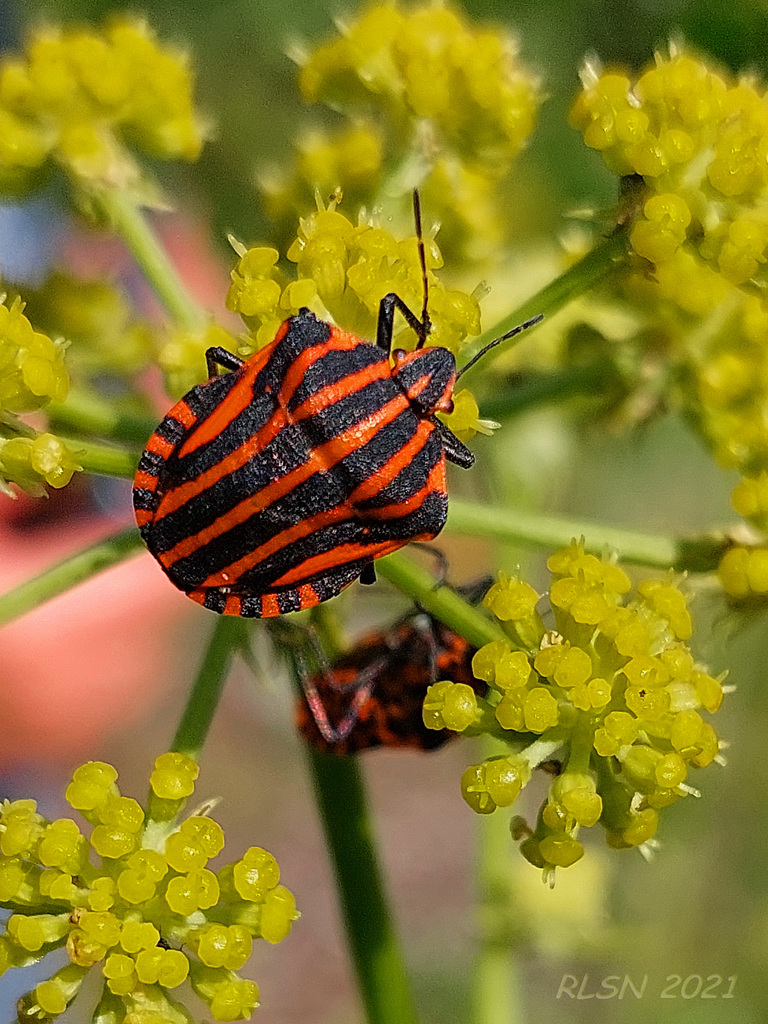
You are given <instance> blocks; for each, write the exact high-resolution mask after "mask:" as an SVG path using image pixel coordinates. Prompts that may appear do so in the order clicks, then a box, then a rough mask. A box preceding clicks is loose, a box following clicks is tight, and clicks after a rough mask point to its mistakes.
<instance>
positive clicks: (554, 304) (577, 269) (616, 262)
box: [461, 228, 629, 377]
mask: <svg viewBox="0 0 768 1024" xmlns="http://www.w3.org/2000/svg"><path fill="white" fill-rule="evenodd" d="M628 252H629V236H628V235H627V233H626V231H625V230H623V229H621V228H619V229H617V230H616V231H614V232H613V234H612V235H610V236H609V237H608V238H606V239H604V240H603V241H602V242H600V243H599V244H598V245H596V246H595V248H594V249H592V250H591V251H590V252H588V253H587V254H586V256H582V258H581V259H580V260H578V262H576V263H574V264H573V265H572V266H570V267H569V268H568V269H567V270H566V271H565V272H564V273H562V274H560V276H559V277H556V278H555V279H554V281H550V282H549V284H547V285H545V286H544V287H543V288H542V289H541V290H540V291H538V292H537V293H536V294H535V295H532V296H531V298H529V299H526V300H525V302H523V304H522V305H520V306H518V307H517V309H515V310H513V311H512V312H511V313H508V314H507V315H506V316H505V317H503V318H502V319H501V320H499V321H498V322H497V323H495V324H494V325H493V327H489V328H488V329H487V330H485V331H483V333H482V334H481V335H480V336H479V337H478V338H475V339H474V341H472V342H471V343H469V344H467V345H465V346H464V347H463V348H462V351H461V355H462V362H463V363H468V362H469V361H470V359H472V357H473V356H475V355H477V353H478V352H479V351H480V350H481V349H482V348H483V347H484V346H485V345H487V344H488V343H489V342H491V341H493V340H494V339H496V338H498V337H500V336H501V335H503V334H506V333H507V331H511V330H512V328H513V327H516V326H517V325H518V324H521V323H523V322H524V321H525V320H529V319H530V318H531V317H533V316H537V315H538V314H539V313H543V314H544V316H552V314H553V313H556V312H557V311H558V310H559V309H562V308H563V306H566V305H567V304H568V303H569V302H570V301H571V300H572V299H575V298H577V297H578V296H579V295H583V294H584V293H585V292H587V291H589V290H590V288H593V287H594V286H595V285H596V284H597V283H598V282H599V281H602V280H603V279H604V278H606V277H608V275H609V274H611V273H613V271H614V270H615V269H616V268H617V267H619V266H621V264H622V262H623V260H624V258H625V257H626V255H627V253H628ZM522 337H524V335H519V334H518V335H516V336H515V337H514V338H510V339H509V341H508V342H502V344H501V345H499V347H498V348H497V349H496V350H495V352H496V354H500V353H501V352H504V351H505V350H506V349H508V348H510V347H511V346H512V345H515V344H517V342H518V341H519V340H520V339H521V338H522ZM476 368H477V367H476V366H474V367H472V369H471V370H468V371H467V377H470V376H471V375H472V374H473V373H474V372H475V371H476Z"/></svg>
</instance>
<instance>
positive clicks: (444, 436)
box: [432, 418, 475, 469]
mask: <svg viewBox="0 0 768 1024" xmlns="http://www.w3.org/2000/svg"><path fill="white" fill-rule="evenodd" d="M432 422H433V423H434V424H435V426H436V427H437V430H438V433H439V434H440V439H441V440H442V442H443V448H444V450H445V457H446V459H448V461H449V462H453V463H455V464H456V465H457V466H461V468H462V469H469V467H470V466H473V465H474V463H475V456H474V455H473V454H472V452H471V451H470V450H469V448H467V446H466V445H465V444H463V443H462V442H461V441H460V440H459V439H458V437H456V435H455V434H454V432H453V431H452V430H449V429H448V427H446V425H445V424H444V423H441V422H440V420H438V419H434V418H433V419H432Z"/></svg>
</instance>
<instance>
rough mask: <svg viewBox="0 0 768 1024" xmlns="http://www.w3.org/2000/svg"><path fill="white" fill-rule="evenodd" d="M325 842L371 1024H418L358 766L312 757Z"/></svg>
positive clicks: (312, 754)
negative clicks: (388, 902)
mask: <svg viewBox="0 0 768 1024" xmlns="http://www.w3.org/2000/svg"><path fill="white" fill-rule="evenodd" d="M309 758H310V762H311V765H312V774H313V780H314V786H315V794H316V797H317V802H318V806H319V809H320V815H321V818H322V822H323V828H324V830H325V837H326V841H327V843H328V848H329V851H330V854H331V858H332V861H333V867H334V872H335V875H336V884H337V887H338V890H339V893H340V898H341V906H342V912H343V915H344V922H345V926H346V933H347V938H348V941H349V944H350V947H351V952H352V958H353V960H354V964H355V968H356V971H357V976H358V981H359V985H360V991H361V995H362V999H363V1003H364V1005H365V1010H366V1015H367V1019H368V1022H369V1024H415V1021H416V1012H415V1009H414V1006H413V1000H412V997H411V991H410V984H409V980H408V976H407V974H406V970H405V966H404V963H403V957H402V954H401V952H400V946H399V943H398V940H397V936H396V934H395V931H394V928H393V925H392V920H391V917H390V913H389V907H388V905H387V900H386V896H385V888H384V882H383V880H382V876H381V869H380V867H379V863H378V858H377V856H376V844H375V840H374V836H373V827H372V825H371V820H370V816H369V813H368V806H367V800H366V795H365V787H364V784H363V780H362V778H361V775H360V770H359V767H358V761H357V760H356V759H355V758H353V757H339V756H336V755H333V754H322V753H320V752H318V751H310V754H309Z"/></svg>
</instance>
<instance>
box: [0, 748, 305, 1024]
mask: <svg viewBox="0 0 768 1024" xmlns="http://www.w3.org/2000/svg"><path fill="white" fill-rule="evenodd" d="M197 774H198V768H197V765H196V764H195V762H194V761H193V760H192V759H191V758H189V757H187V756H186V755H184V754H179V753H168V754H162V755H161V756H160V757H158V758H157V760H156V762H155V769H154V771H153V772H152V776H151V779H150V784H151V789H152V796H153V814H154V815H155V819H154V820H153V821H150V820H149V819H148V818H147V817H146V815H145V812H144V810H143V809H142V808H141V806H140V805H139V804H138V803H137V802H136V801H135V800H133V799H132V798H130V797H126V796H122V795H121V793H120V791H119V789H118V787H117V772H116V771H115V769H114V768H113V767H112V766H111V765H108V764H104V763H102V762H98V761H92V762H89V763H88V764H85V765H82V766H81V767H80V768H78V769H77V770H76V771H75V773H74V776H73V779H72V782H71V783H70V785H69V787H68V788H67V794H66V796H67V801H68V802H69V804H70V805H71V806H72V807H73V808H74V809H76V810H78V811H79V812H80V813H81V814H82V816H83V817H84V818H85V820H86V821H87V822H88V823H89V824H90V825H91V826H92V829H91V833H90V836H89V837H86V836H85V835H83V833H82V832H81V831H80V829H79V828H78V826H77V825H76V823H75V822H74V821H72V820H70V819H68V818H59V819H57V820H55V821H48V820H47V819H45V818H44V817H43V816H42V815H40V814H39V813H38V811H37V807H36V804H35V802H34V800H14V801H4V802H3V804H2V805H0V906H1V907H3V908H4V909H6V910H10V911H11V912H12V913H11V916H10V917H9V918H8V920H7V923H6V926H5V934H3V935H0V974H2V973H4V972H5V971H6V970H9V969H10V968H12V967H24V966H26V965H28V964H32V963H35V962H37V961H38V960H40V959H41V958H42V957H43V956H45V955H46V954H47V953H49V952H51V951H52V950H55V949H64V950H66V953H67V955H68V957H69V961H70V962H69V964H68V965H67V966H66V967H64V968H62V969H61V970H59V971H57V972H56V974H54V975H53V977H52V978H50V979H48V980H46V981H43V982H40V983H39V984H38V985H37V986H36V987H35V989H34V990H33V991H32V992H29V993H28V994H27V995H25V996H22V998H21V1000H20V1001H19V1016H18V1020H19V1021H20V1022H21V1021H27V1020H36V1021H48V1020H54V1019H55V1018H56V1017H58V1016H59V1014H61V1013H63V1012H64V1010H66V1008H67V1007H68V1006H69V1005H70V1004H71V1003H72V1002H73V1000H74V999H75V997H76V996H77V993H78V991H79V990H80V987H81V985H82V983H83V981H84V980H85V977H86V975H87V974H88V973H89V971H91V970H98V971H99V972H100V973H101V975H102V977H103V985H104V991H103V996H102V999H101V1001H100V1003H99V1005H98V1007H97V1009H96V1011H95V1013H94V1016H93V1020H94V1022H97V1024H106V1021H110V1020H126V1021H130V1020H136V1021H139V1020H141V1021H144V1020H146V1021H158V1022H159V1021H171V1022H174V1024H176V1022H180V1024H187V1022H191V1020H192V1018H191V1016H190V1014H189V1013H188V1011H187V1010H186V1009H185V1008H184V1007H183V1006H182V1004H181V1003H180V1002H178V1001H177V999H176V998H175V996H174V995H172V994H171V993H172V992H173V991H174V990H175V989H177V988H178V987H179V986H180V985H181V984H182V983H183V982H185V981H186V980H187V979H189V981H190V983H191V985H192V988H193V989H194V991H195V992H196V993H197V995H198V996H199V997H200V998H201V999H202V1000H203V1001H204V1002H205V1003H207V1004H208V1006H209V1008H210V1013H211V1015H212V1017H213V1019H214V1020H217V1021H234V1020H248V1019H250V1017H251V1014H252V1012H253V1010H254V1009H255V1007H256V1006H257V1005H258V997H259V990H258V986H257V985H256V983H255V982H253V981H247V980H244V979H242V978H241V977H240V976H239V975H238V973H237V972H238V971H239V970H240V969H241V968H242V967H243V966H244V965H245V963H246V961H247V960H248V958H249V957H250V955H251V950H252V946H253V940H254V939H257V938H262V939H265V940H266V941H267V942H270V943H276V942H280V941H281V940H282V939H283V938H285V936H286V935H287V934H288V932H289V931H290V928H291V924H292V922H293V921H294V920H295V919H296V918H297V917H298V916H299V915H298V913H297V911H296V904H295V902H294V899H293V896H292V894H291V893H290V892H289V890H288V889H286V888H285V886H283V885H280V884H279V879H280V872H279V868H278V866H277V863H276V861H275V859H274V857H272V855H271V854H269V853H267V851H266V850H263V849H261V848H260V847H255V846H254V847H251V848H250V849H249V850H247V851H246V853H245V854H244V856H243V857H242V858H241V859H240V860H238V861H235V862H234V863H230V864H227V865H225V866H223V867H221V868H219V869H218V870H217V871H215V872H214V871H212V870H211V869H210V868H209V867H208V866H207V865H208V862H209V861H210V860H211V858H213V857H216V856H217V855H218V854H219V853H220V852H221V850H222V849H223V847H224V834H223V832H222V830H221V827H220V826H219V825H218V824H217V823H216V822H215V821H214V820H213V819H212V818H210V817H209V816H208V815H207V813H206V810H205V809H203V810H202V811H199V812H197V813H193V814H192V815H191V816H189V817H187V818H185V819H184V820H182V821H181V822H180V823H178V818H179V815H180V813H181V811H182V809H183V807H184V805H185V804H186V802H187V800H188V799H189V797H191V795H192V793H193V791H194V783H195V779H196V778H197Z"/></svg>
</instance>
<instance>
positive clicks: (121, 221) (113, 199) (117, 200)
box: [94, 189, 207, 331]
mask: <svg viewBox="0 0 768 1024" xmlns="http://www.w3.org/2000/svg"><path fill="white" fill-rule="evenodd" d="M94 198H95V201H96V203H97V205H99V206H100V207H101V209H102V210H103V212H104V213H105V215H106V216H107V218H108V220H109V221H110V223H111V224H112V226H113V228H114V229H115V231H116V232H117V233H118V234H119V235H120V237H121V238H122V239H123V241H124V242H125V244H126V245H127V246H128V248H129V249H130V251H131V254H132V255H133V258H134V259H135V260H136V262H137V263H138V265H139V266H140V267H141V269H142V271H143V272H144V276H145V277H146V279H147V280H148V281H149V283H150V284H151V285H152V287H153V288H154V289H155V291H156V292H157V294H158V297H159V298H160V300H161V302H162V303H163V305H164V306H165V308H166V309H167V310H168V312H169V313H170V314H171V316H172V317H173V318H174V320H175V321H176V322H177V323H178V324H179V326H181V327H184V328H186V329H187V330H189V331H199V330H201V329H202V328H204V327H205V324H206V319H207V318H206V314H205V312H204V310H202V309H201V308H200V306H199V305H198V304H197V302H196V301H195V300H194V299H193V298H192V296H191V295H190V294H189V292H188V291H187V289H186V288H185V286H184V284H183V283H182V281H181V278H180V277H179V275H178V273H177V271H176V268H175V267H174V265H173V263H172V262H171V260H170V259H169V258H168V254H167V252H166V251H165V249H164V248H163V246H162V245H161V244H160V241H159V240H158V238H157V235H156V234H155V232H154V230H153V228H152V226H151V224H150V222H149V220H148V219H147V217H146V216H145V214H144V212H143V210H142V208H141V207H140V206H139V204H138V203H137V201H136V200H135V199H134V198H133V197H132V196H131V194H130V193H129V192H128V191H124V190H120V189H103V190H101V191H99V192H98V193H96V194H95V196H94Z"/></svg>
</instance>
